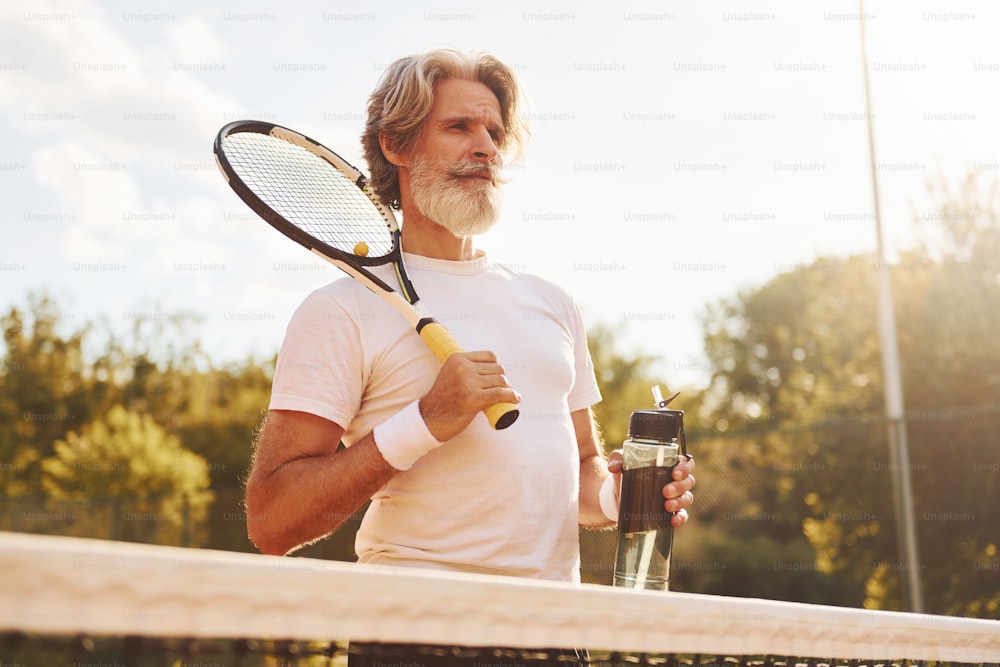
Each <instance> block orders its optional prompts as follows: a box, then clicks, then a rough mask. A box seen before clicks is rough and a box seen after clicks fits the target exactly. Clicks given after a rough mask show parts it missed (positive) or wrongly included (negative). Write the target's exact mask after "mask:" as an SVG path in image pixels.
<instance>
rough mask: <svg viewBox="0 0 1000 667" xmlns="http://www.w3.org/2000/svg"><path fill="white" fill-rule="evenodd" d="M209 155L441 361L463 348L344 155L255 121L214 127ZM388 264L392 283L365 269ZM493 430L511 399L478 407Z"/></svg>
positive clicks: (389, 217)
mask: <svg viewBox="0 0 1000 667" xmlns="http://www.w3.org/2000/svg"><path fill="white" fill-rule="evenodd" d="M214 150H215V158H216V162H217V163H218V165H219V169H220V170H221V171H222V174H223V176H225V178H226V180H227V181H228V182H229V185H230V187H232V189H233V190H234V191H235V192H236V194H237V195H239V197H240V199H242V200H243V201H244V202H245V203H246V204H247V205H248V206H249V207H250V208H251V209H253V210H254V212H255V213H257V215H259V216H260V217H261V218H263V219H264V220H265V221H266V222H267V223H268V224H270V225H271V226H272V227H274V228H275V229H277V230H278V231H279V232H281V233H282V234H284V235H285V236H287V237H288V238H290V239H292V240H293V241H295V242H296V243H298V244H300V245H302V246H304V247H305V248H307V249H309V250H311V251H312V252H314V253H315V254H317V255H319V256H320V257H322V258H323V259H325V260H327V261H328V262H330V263H332V264H333V265H335V266H336V267H338V268H340V269H341V270H343V271H344V272H346V273H347V274H348V275H350V276H351V277H353V278H354V279H355V280H358V281H360V282H361V283H362V284H363V285H365V286H366V287H367V288H368V289H370V290H371V291H372V292H374V293H375V294H376V295H378V296H379V297H381V298H382V299H383V300H385V302H386V303H388V304H389V305H390V306H392V307H393V308H395V309H396V310H397V311H398V312H399V313H400V314H401V315H402V316H403V317H405V318H406V320H407V321H408V322H409V323H410V325H411V326H412V327H413V328H414V329H415V330H416V332H417V333H418V334H419V335H420V337H421V338H422V339H423V341H424V342H425V343H426V344H427V347H429V348H430V349H431V351H432V352H433V353H434V355H435V356H436V357H437V358H438V359H439V360H440V361H441V363H444V362H445V361H446V360H447V359H448V357H450V356H451V355H452V354H455V353H456V352H461V351H462V347H461V346H460V345H459V344H458V342H457V341H456V340H455V339H454V337H452V335H451V333H450V332H449V331H448V329H447V328H445V326H444V325H442V324H441V323H440V322H437V321H436V320H435V319H434V318H433V317H431V316H430V313H429V312H428V311H427V308H426V307H425V306H424V305H423V304H422V303H421V302H420V298H419V297H418V296H417V292H416V290H414V289H413V284H412V283H411V282H410V279H409V277H408V276H407V275H406V267H405V266H404V265H403V255H402V252H401V251H400V231H399V225H398V224H397V222H396V217H395V216H394V215H393V213H392V211H391V210H390V209H389V207H387V206H384V205H383V204H382V203H381V202H380V201H379V200H378V198H377V197H376V196H375V194H374V193H373V192H370V191H369V190H368V188H367V179H366V177H365V176H364V174H362V173H361V172H360V171H358V170H357V169H355V168H354V167H352V166H351V165H350V164H348V163H347V161H346V160H344V159H343V158H341V157H340V156H339V155H337V154H336V153H334V152H333V151H331V150H330V149H329V148H326V147H325V146H323V145H322V144H319V143H317V142H316V141H313V140H312V139H310V138H309V137H306V136H304V135H302V134H299V133H298V132H294V131H293V130H289V129H288V128H285V127H281V126H279V125H274V124H272V123H264V122H258V121H246V120H244V121H236V122H233V123H229V124H227V125H226V126H224V127H223V128H222V129H221V130H219V134H218V136H217V137H216V138H215V146H214ZM385 264H391V265H392V266H393V267H394V269H395V274H396V278H397V280H398V287H397V288H394V287H392V286H390V285H388V284H387V283H385V282H384V281H382V280H381V279H379V278H378V277H377V276H375V275H374V274H372V273H371V272H370V271H369V270H368V269H369V268H370V267H375V266H382V265H385ZM484 413H485V414H486V417H487V419H488V420H489V422H490V425H491V426H492V427H493V428H495V429H503V428H507V427H508V426H510V425H511V424H513V423H514V421H515V420H517V416H518V409H517V406H516V405H514V404H513V403H497V404H496V405H491V406H490V407H489V408H487V409H486V410H484Z"/></svg>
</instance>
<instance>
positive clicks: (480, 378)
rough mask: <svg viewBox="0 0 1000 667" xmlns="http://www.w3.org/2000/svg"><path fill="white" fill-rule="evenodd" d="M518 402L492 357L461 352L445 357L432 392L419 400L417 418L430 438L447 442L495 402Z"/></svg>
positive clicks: (480, 353) (490, 355)
mask: <svg viewBox="0 0 1000 667" xmlns="http://www.w3.org/2000/svg"><path fill="white" fill-rule="evenodd" d="M520 401H521V395H520V394H519V393H517V392H516V391H514V389H513V388H512V387H511V386H510V383H509V382H507V376H506V375H505V373H504V369H503V366H501V365H500V364H498V363H497V358H496V355H495V354H493V353H492V352H488V351H480V352H462V353H458V354H453V355H451V356H450V357H448V361H446V362H445V363H444V365H443V366H442V367H441V371H440V372H439V373H438V375H437V378H436V379H435V380H434V385H433V386H432V387H431V390H430V391H429V392H427V395H426V396H424V397H423V398H422V399H420V415H421V416H422V417H423V418H424V423H425V424H427V430H428V431H430V432H431V435H433V436H434V437H435V438H437V439H438V441H439V442H446V441H448V440H451V439H452V438H454V437H455V436H456V435H458V434H459V433H461V432H462V431H464V430H465V429H466V428H467V427H468V426H469V424H471V423H472V420H473V419H475V417H476V415H477V414H478V413H480V412H482V411H483V410H485V409H486V408H487V407H489V406H491V405H493V404H494V403H502V402H507V403H519V402H520Z"/></svg>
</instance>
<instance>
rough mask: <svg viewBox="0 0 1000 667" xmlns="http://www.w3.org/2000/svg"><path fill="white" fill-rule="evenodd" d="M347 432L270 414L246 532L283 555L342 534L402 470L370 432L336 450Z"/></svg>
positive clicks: (302, 416) (313, 419)
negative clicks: (338, 531)
mask: <svg viewBox="0 0 1000 667" xmlns="http://www.w3.org/2000/svg"><path fill="white" fill-rule="evenodd" d="M343 433H344V429H343V428H342V427H341V426H340V425H338V424H336V423H334V422H331V421H328V420H326V419H323V418H322V417H317V416H315V415H311V414H308V413H305V412H291V411H283V410H274V411H271V412H270V413H269V414H268V416H267V421H266V422H265V423H264V427H263V429H262V430H261V433H260V437H259V438H258V440H257V452H256V455H255V457H254V463H253V468H252V470H251V472H250V478H249V479H248V480H247V489H246V502H247V531H248V533H249V535H250V539H251V541H253V543H254V544H255V545H257V548H258V549H260V550H261V551H262V552H264V553H267V554H275V555H283V554H286V553H288V552H290V551H293V550H294V549H296V548H297V547H299V546H302V545H303V544H308V543H309V542H312V541H314V540H317V539H319V538H321V537H323V536H324V535H327V534H329V533H331V532H332V531H334V530H336V529H337V528H338V527H339V526H340V525H341V524H343V523H344V522H345V521H346V520H347V519H348V518H350V516H351V515H352V514H353V513H355V512H357V511H358V510H359V509H360V508H361V507H362V506H364V504H365V503H366V502H367V501H368V499H369V498H371V497H372V494H374V493H375V492H376V491H378V490H379V489H380V488H382V487H383V486H385V484H386V483H387V482H388V481H389V480H390V479H392V477H393V476H394V475H396V474H397V473H398V471H397V470H395V469H394V468H393V467H392V466H390V465H389V464H388V463H386V462H385V459H383V458H382V455H381V454H380V453H379V451H378V448H376V447H375V440H374V438H373V437H372V435H371V434H368V435H367V436H365V437H364V438H362V439H361V440H359V441H358V442H356V443H354V445H352V446H351V447H350V448H348V449H344V450H341V451H339V452H338V451H337V446H338V444H339V443H340V438H341V436H342V435H343Z"/></svg>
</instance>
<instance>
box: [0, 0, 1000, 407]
mask: <svg viewBox="0 0 1000 667" xmlns="http://www.w3.org/2000/svg"><path fill="white" fill-rule="evenodd" d="M998 7H1000V6H998V5H997V4H996V3H994V2H992V1H991V0H956V1H955V2H948V3H945V2H928V1H926V0H924V1H920V0H917V1H911V2H903V1H897V2H885V1H876V0H870V1H869V2H867V3H866V4H865V6H864V10H863V13H864V17H865V23H866V26H867V31H868V39H867V47H868V54H869V61H870V63H869V64H870V73H871V85H872V104H873V114H872V121H873V126H874V132H875V148H876V162H875V166H876V170H875V173H876V175H877V179H878V188H879V194H880V199H881V214H882V224H883V228H884V240H885V244H886V247H887V249H888V252H889V257H890V261H891V258H892V257H893V256H894V254H895V253H898V252H899V251H900V250H903V249H906V248H908V247H910V246H912V244H913V243H914V242H915V239H916V238H917V234H918V233H919V225H916V224H915V220H917V221H919V220H930V221H933V219H934V216H935V208H934V201H933V200H932V199H931V198H930V197H929V196H928V194H927V189H926V186H927V183H928V182H930V181H933V180H936V179H942V178H943V179H945V180H946V181H948V182H957V181H959V180H961V179H962V178H963V177H964V176H965V175H966V174H968V173H970V172H972V173H977V174H979V175H981V176H983V177H984V178H989V179H992V178H996V176H997V175H998V174H1000V136H998V135H1000V129H998V128H1000V123H998V120H1000V119H998V110H1000V95H998V93H997V91H998V90H1000V42H998V41H997V40H996V37H995V32H996V26H997V25H1000V23H998V18H1000V9H998ZM861 15H862V9H861V7H860V6H859V4H858V3H857V2H856V1H846V2H845V1H841V0H827V1H824V0H817V1H815V2H812V1H810V2H802V1H801V0H798V1H793V0H772V1H762V2H751V1H742V2H736V1H730V2H726V1H721V0H706V1H704V2H697V3H696V2H681V1H680V0H664V1H662V2H656V3H653V2H615V3H612V2H595V1H583V2H559V1H547V2H527V1H525V2H518V1H513V2H504V3H489V4H486V3H476V4H474V3H458V2H449V1H447V0H432V1H430V2H423V3H392V2H372V3H367V4H360V3H347V2H341V1H338V0H332V1H331V0H328V1H326V2H321V1H319V0H314V1H304V2H295V1H293V0H288V1H286V2H282V3H274V2H262V1H257V2H254V1H246V0H240V1H239V2H236V1H235V0H222V1H221V2H213V3H208V2H191V1H189V0H171V1H170V2H167V1H165V0H163V1H143V0H132V1H120V2H118V1H111V0H108V1H103V2H101V1H97V0H5V2H3V3H2V5H0V193H2V196H3V201H4V204H5V205H4V206H3V208H2V209H0V225H2V230H3V237H2V240H0V309H3V310H6V309H8V308H9V307H10V306H11V305H23V304H24V303H25V302H26V299H27V295H28V294H29V293H30V292H35V293H40V292H43V291H44V292H46V293H48V294H49V295H51V296H53V297H54V298H55V299H56V300H57V302H58V303H59V305H60V306H61V308H62V309H63V315H64V318H65V320H66V322H67V323H68V326H76V325H83V324H84V323H85V322H87V321H92V320H97V319H101V318H103V320H104V321H107V322H110V323H111V324H112V325H114V326H115V327H116V328H118V327H120V328H121V329H122V330H124V329H127V328H128V327H130V326H132V325H134V324H135V323H137V322H144V321H147V320H148V321H154V322H155V321H170V319H171V318H172V317H173V316H174V314H176V313H178V312H181V311H184V312H189V313H194V314H197V315H198V316H199V317H200V318H201V322H200V324H199V325H197V326H196V327H194V328H193V329H191V335H195V336H197V338H198V339H199V340H200V341H201V344H202V346H203V347H204V348H205V349H206V350H207V351H208V352H209V353H210V354H211V355H212V357H213V358H214V359H218V360H219V361H225V360H235V359H241V358H245V357H246V356H247V355H250V354H252V355H256V356H258V357H261V358H264V357H270V355H272V354H274V352H276V351H277V349H278V346H279V345H280V343H281V340H282V337H283V334H284V328H285V325H286V323H287V320H288V318H289V316H290V315H291V313H292V311H293V310H294V309H295V307H296V306H297V305H298V304H299V303H300V302H301V300H302V299H303V298H304V297H305V296H306V295H307V294H308V293H309V292H310V291H311V290H313V289H315V288H316V287H319V286H321V285H323V284H325V283H326V282H329V281H330V280H333V279H335V278H338V277H340V274H339V273H338V272H337V271H336V269H334V268H332V267H330V266H329V265H327V264H325V263H324V262H321V261H319V260H318V259H315V258H314V257H313V256H312V255H310V254H309V253H308V252H306V251H305V250H303V249H301V248H300V247H299V246H297V245H295V244H294V243H292V242H290V241H287V240H285V239H284V237H282V236H281V235H280V234H278V233H277V232H275V231H274V230H272V229H271V228H270V227H268V226H267V225H266V224H264V223H263V222H261V221H259V220H258V219H257V218H256V217H255V216H254V215H253V214H252V213H251V212H250V210H249V209H248V208H246V207H245V205H243V204H242V202H240V200H239V199H238V198H237V197H236V196H235V194H234V193H233V192H232V191H231V190H230V189H229V188H228V186H227V185H226V184H225V182H224V181H223V180H222V178H221V177H220V175H219V174H218V172H217V170H216V167H215V164H214V160H213V156H212V142H213V140H214V138H215V135H216V133H217V132H218V130H219V128H220V127H221V126H222V125H223V124H225V123H227V122H230V121H233V120H238V119H243V118H256V119H261V120H268V121H272V122H276V123H279V124H282V125H286V126H288V127H291V128H294V129H296V130H298V131H301V132H304V133H305V134H308V135H310V136H312V137H314V138H316V139H318V140H320V141H321V142H323V143H325V144H327V145H329V146H330V147H332V148H334V150H336V151H338V152H340V153H341V154H342V155H344V156H345V157H346V158H347V159H348V160H350V161H351V162H353V163H354V164H356V165H358V166H361V167H363V166H364V163H363V160H362V158H361V157H360V145H359V141H358V136H359V134H360V132H361V128H362V126H363V119H364V116H363V111H364V106H365V101H366V98H367V95H368V94H369V93H370V91H371V89H372V88H373V87H374V86H375V84H376V82H377V80H378V77H379V75H380V73H381V72H382V70H383V69H384V67H385V66H386V65H387V64H388V63H390V62H392V61H393V60H395V59H396V58H397V57H400V56H403V55H409V54H412V53H418V52H423V51H426V50H429V49H431V48H436V47H442V46H447V47H453V48H458V49H461V50H481V51H490V52H492V53H494V54H496V55H497V56H499V57H500V58H501V59H503V60H505V61H506V62H507V63H508V64H510V65H511V66H512V67H513V68H514V69H515V71H516V72H517V73H518V75H519V77H520V78H521V80H522V83H523V84H524V86H525V89H526V91H527V93H528V97H529V99H530V109H529V119H530V121H531V125H532V141H531V144H530V145H529V147H528V151H527V153H526V156H525V158H524V161H523V162H522V163H520V164H517V165H512V166H510V167H509V168H508V176H509V178H510V182H509V183H508V185H507V186H506V198H505V206H504V216H503V219H502V221H501V222H500V223H499V224H498V225H497V226H496V227H495V228H494V230H492V231H490V232H489V233H488V234H486V235H484V236H483V237H482V238H481V239H480V240H479V243H478V245H479V247H480V248H482V249H484V250H486V252H487V253H488V254H489V255H490V256H491V257H493V258H495V259H496V260H497V261H501V262H504V263H506V264H508V265H509V266H511V267H512V268H514V269H516V270H521V271H526V272H530V273H535V274H539V275H541V276H544V277H546V278H548V279H550V280H553V281H554V282H556V283H558V284H560V285H562V286H563V287H565V288H566V289H567V290H568V291H569V292H571V293H572V294H573V295H574V296H575V297H576V299H577V301H578V303H579V304H580V307H581V310H582V312H583V314H584V317H585V319H586V321H587V322H588V324H589V325H596V324H603V325H606V326H609V327H611V328H612V329H613V330H614V331H616V332H617V340H616V345H617V347H618V350H619V352H621V353H623V354H626V355H631V354H637V353H642V354H645V355H648V356H651V357H653V358H654V359H655V360H656V362H655V364H654V371H655V373H656V376H657V377H658V378H660V382H661V383H662V384H663V386H664V388H665V390H673V389H677V388H682V387H698V386H702V385H704V383H705V381H706V378H707V376H708V373H709V366H708V365H707V363H706V361H705V360H704V355H703V349H702V340H701V336H702V326H701V322H700V316H701V314H702V313H703V312H704V310H705V307H706V306H707V305H708V304H712V303H716V302H718V301H719V300H721V299H726V298H732V297H734V296H735V295H736V294H737V293H739V292H740V291H741V290H748V289H753V288H754V287H758V286H760V285H763V284H764V283H766V282H767V281H768V280H769V279H771V278H773V277H774V276H775V275H777V274H779V273H781V272H785V271H789V270H792V269H794V268H795V267H797V266H801V265H805V264H809V263H810V262H812V261H813V260H814V259H815V258H817V257H819V256H827V255H848V254H854V253H866V252H872V251H873V250H874V249H875V247H876V232H875V224H874V220H875V218H874V209H873V203H872V202H873V197H872V171H871V162H870V154H869V145H868V127H867V120H868V117H867V114H866V111H865V98H864V83H863V78H862V77H863V67H862V59H861V53H862V49H861V38H860V33H861V31H860V23H861V22H860V18H861ZM831 288H835V286H831ZM418 289H419V286H418ZM873 298H874V296H873Z"/></svg>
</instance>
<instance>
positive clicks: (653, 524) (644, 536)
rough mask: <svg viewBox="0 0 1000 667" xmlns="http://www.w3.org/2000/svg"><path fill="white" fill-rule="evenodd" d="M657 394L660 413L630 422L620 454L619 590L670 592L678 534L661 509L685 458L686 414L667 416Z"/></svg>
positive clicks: (638, 412) (637, 416)
mask: <svg viewBox="0 0 1000 667" xmlns="http://www.w3.org/2000/svg"><path fill="white" fill-rule="evenodd" d="M657 389H658V388H655V389H654V395H656V396H657V399H658V400H657V403H658V405H660V406H661V409H658V410H636V411H635V412H633V413H632V416H631V417H630V418H629V428H628V438H627V439H626V440H625V443H624V447H623V448H622V454H623V460H622V486H621V494H620V501H619V505H618V506H619V510H618V552H617V556H616V558H615V580H614V584H615V586H621V587H625V588H640V589H649V590H661V591H664V590H668V589H669V586H670V551H671V548H672V547H673V538H674V529H673V526H671V525H670V518H671V516H673V513H672V512H667V511H666V510H665V509H664V508H663V503H664V501H665V498H664V497H663V487H664V486H666V485H667V484H669V483H670V482H671V481H672V480H673V471H674V466H675V465H677V462H678V460H679V459H680V456H681V454H685V455H686V454H687V446H686V443H685V440H684V412H683V411H681V410H667V409H665V408H666V405H667V403H669V402H670V400H673V398H675V397H676V395H675V396H674V397H671V399H669V400H667V401H663V400H662V399H660V397H659V392H658V391H657Z"/></svg>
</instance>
